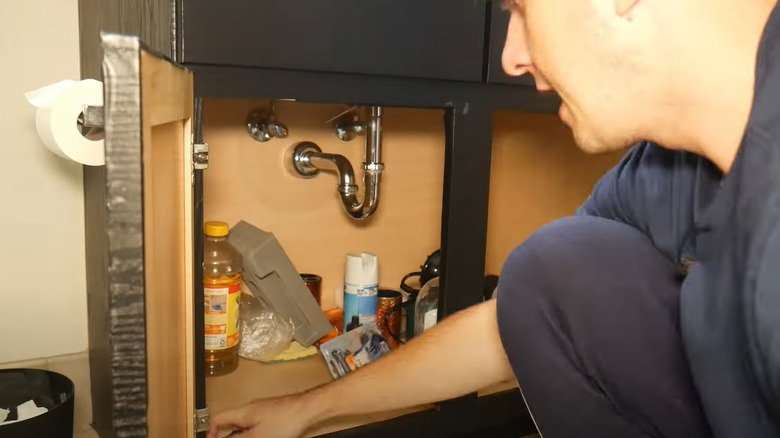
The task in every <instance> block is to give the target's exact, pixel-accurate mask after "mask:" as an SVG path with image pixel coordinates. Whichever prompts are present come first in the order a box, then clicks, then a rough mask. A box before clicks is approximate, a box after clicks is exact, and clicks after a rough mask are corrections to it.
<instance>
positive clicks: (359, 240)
mask: <svg viewBox="0 0 780 438" xmlns="http://www.w3.org/2000/svg"><path fill="white" fill-rule="evenodd" d="M268 107H269V102H267V101H252V100H216V99H208V100H205V101H204V105H203V120H202V122H203V132H204V140H205V141H206V142H208V143H209V148H210V152H209V155H210V157H209V169H208V170H206V171H205V174H204V217H205V218H206V220H224V221H227V222H228V223H230V224H231V225H232V224H235V223H236V222H237V221H239V220H242V219H243V220H246V221H247V222H250V223H252V224H254V225H256V226H258V227H260V228H262V229H264V230H267V231H271V232H273V233H274V234H275V235H276V237H277V239H279V241H280V243H281V244H282V246H283V247H284V249H285V251H286V252H287V254H288V256H289V257H290V259H291V260H292V261H293V263H294V264H295V266H296V268H297V269H298V270H299V271H300V272H304V271H305V272H312V273H315V274H319V275H321V276H322V277H323V282H322V307H323V308H324V309H328V308H332V307H333V306H334V303H335V300H334V294H335V293H336V292H338V291H340V290H341V288H342V282H343V269H344V257H345V255H346V253H348V252H361V251H371V252H375V253H376V254H377V255H378V256H379V263H380V286H381V287H388V288H398V285H399V282H400V280H401V278H402V277H403V276H404V275H405V274H406V273H408V272H412V271H416V270H418V269H419V265H420V264H422V262H423V261H424V260H425V257H426V255H427V254H429V253H430V252H432V251H433V250H435V249H437V248H439V240H440V233H441V208H442V184H443V170H444V130H443V127H444V125H443V112H442V111H440V110H420V109H397V108H386V109H385V116H384V125H383V151H382V161H383V162H384V163H385V166H386V171H385V173H384V174H383V183H382V188H381V194H380V204H379V209H378V211H377V213H376V215H375V216H374V217H373V218H371V219H369V220H367V221H364V222H356V221H354V220H352V219H350V218H348V217H347V215H346V214H345V213H344V212H343V211H342V208H341V205H340V201H339V198H338V195H337V193H336V190H335V188H336V183H337V179H336V176H335V175H334V174H321V175H319V176H317V177H316V178H314V179H310V180H305V179H301V178H298V177H296V176H293V175H292V174H291V173H290V172H289V171H288V170H287V169H286V168H285V165H284V156H285V153H286V151H287V150H288V149H289V148H290V147H291V146H293V145H294V144H296V143H298V142H300V141H313V142H315V143H317V144H318V145H319V146H320V147H321V148H322V149H323V151H326V152H331V153H340V154H343V155H345V156H346V157H348V158H349V159H350V162H351V163H352V165H353V167H355V168H356V174H357V175H360V170H359V167H358V166H359V165H360V163H361V162H362V160H363V150H364V146H363V144H364V143H363V141H364V139H363V137H358V138H356V139H355V140H354V141H352V142H342V141H340V140H338V139H337V138H336V137H335V135H334V134H333V132H332V127H331V124H328V123H325V122H326V121H327V120H329V119H330V118H332V117H333V116H335V115H336V114H338V113H340V112H341V111H343V110H344V109H346V108H347V107H346V106H343V105H322V104H308V103H298V102H285V101H281V102H276V115H277V119H278V120H279V121H281V122H283V123H285V124H286V125H287V127H288V128H289V132H290V135H289V137H288V138H286V139H273V140H271V141H269V142H267V143H259V142H257V141H255V140H254V139H252V138H251V137H250V136H249V135H248V134H247V131H246V123H245V121H246V117H247V115H248V114H249V112H250V111H251V110H252V109H255V108H268ZM494 122H495V123H494V141H493V146H492V148H493V165H492V175H491V191H490V215H489V222H488V224H489V225H488V226H489V236H488V248H487V259H486V272H487V273H493V274H499V273H500V267H501V263H502V262H503V260H504V259H505V258H506V256H507V255H508V254H509V252H510V251H511V250H512V249H513V248H514V247H515V246H517V245H518V244H519V243H521V242H522V240H523V239H525V238H526V237H527V236H528V235H529V234H530V233H531V232H532V231H533V230H534V229H536V228H538V227H539V226H541V225H543V224H544V223H547V222H549V221H551V220H554V219H555V218H558V217H561V216H565V215H568V214H571V213H572V212H573V211H574V209H575V208H576V207H577V206H578V205H579V204H580V203H581V202H582V201H583V200H584V199H586V197H587V195H588V194H589V193H590V191H591V189H592V185H593V183H594V182H595V181H596V180H597V179H598V178H599V177H600V176H601V175H602V174H603V173H604V172H606V170H607V169H609V167H611V166H612V165H613V164H614V163H615V162H616V161H617V158H618V156H617V155H614V154H612V155H605V156H593V155H587V154H585V153H582V152H580V151H579V150H578V149H576V147H575V146H574V143H573V141H572V138H571V134H570V132H569V130H568V128H566V127H565V126H564V125H563V124H561V123H560V122H559V121H558V120H557V118H556V117H555V116H553V115H532V114H524V113H516V112H507V113H497V114H496V115H495V118H494ZM330 380H331V376H330V374H329V373H328V371H327V367H326V365H325V363H324V361H323V360H322V359H321V357H320V356H317V357H314V358H310V359H306V360H302V361H299V362H292V363H287V364H273V365H265V364H260V363H257V362H252V361H249V360H244V359H242V360H241V363H240V365H239V367H238V370H237V371H236V372H234V373H232V374H230V375H227V376H223V377H216V378H208V379H207V402H208V405H209V407H210V408H211V409H212V410H214V411H220V410H222V409H226V408H229V407H234V406H238V405H241V404H243V403H246V402H248V401H250V400H252V399H254V398H258V397H271V396H276V395H283V394H289V393H295V392H299V391H302V390H306V389H309V388H312V387H315V386H318V385H321V384H324V383H327V382H328V381H330ZM513 387H515V384H514V383H513V382H502V383H500V384H497V385H493V386H492V387H490V388H485V389H483V390H482V391H481V392H480V395H488V394H492V393H496V392H501V391H505V390H508V389H511V388H513ZM427 408H428V406H421V407H417V408H414V409H412V410H409V411H397V412H390V413H383V414H380V415H376V416H369V417H363V418H359V419H358V418H352V419H340V420H338V421H333V422H330V423H328V424H324V425H321V426H320V427H318V428H317V429H316V430H313V431H310V434H311V435H317V434H321V433H325V432H330V431H334V430H339V429H344V428H349V427H355V426H357V425H361V424H365V423H369V422H375V421H380V420H384V419H388V418H392V417H395V416H398V415H402V414H405V413H408V412H412V411H417V410H421V409H427Z"/></svg>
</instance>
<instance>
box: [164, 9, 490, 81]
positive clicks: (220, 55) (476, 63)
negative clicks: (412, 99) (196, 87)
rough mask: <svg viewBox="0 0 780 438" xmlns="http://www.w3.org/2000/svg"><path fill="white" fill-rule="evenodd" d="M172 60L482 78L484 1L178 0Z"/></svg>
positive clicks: (411, 75) (474, 79) (434, 77)
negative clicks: (178, 40) (177, 53)
mask: <svg viewBox="0 0 780 438" xmlns="http://www.w3.org/2000/svg"><path fill="white" fill-rule="evenodd" d="M180 8H181V9H180V12H181V14H180V20H181V21H180V29H181V35H180V38H181V50H180V56H179V58H178V60H179V61H180V62H184V63H187V64H210V65H230V66H249V67H264V68H277V69H289V70H307V71H321V72H336V73H357V74H371V75H383V76H385V75H386V76H401V77H414V78H429V79H445V80H456V81H471V82H479V81H481V80H482V61H483V39H484V35H485V17H486V13H487V12H488V8H489V4H488V3H486V2H483V1H473V0H370V1H366V0H333V1H321V0H261V1H257V0H222V1H213V0H181V2H180Z"/></svg>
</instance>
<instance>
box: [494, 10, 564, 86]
mask: <svg viewBox="0 0 780 438" xmlns="http://www.w3.org/2000/svg"><path fill="white" fill-rule="evenodd" d="M501 64H502V66H503V68H504V72H506V74H507V75H509V76H522V75H524V74H528V73H530V74H531V75H533V77H534V79H535V80H536V88H537V89H539V90H540V91H549V90H551V89H552V87H551V86H550V84H548V83H547V81H546V80H545V78H544V76H542V74H541V73H540V72H539V71H538V70H537V69H536V67H535V66H534V63H533V59H532V58H531V52H530V51H529V50H528V41H527V40H526V33H525V24H524V22H523V17H521V16H520V13H518V12H512V16H511V18H510V19H509V29H507V33H506V42H505V44H504V52H503V54H502V56H501Z"/></svg>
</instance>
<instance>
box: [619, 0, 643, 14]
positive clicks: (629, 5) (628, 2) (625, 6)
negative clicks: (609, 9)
mask: <svg viewBox="0 0 780 438" xmlns="http://www.w3.org/2000/svg"><path fill="white" fill-rule="evenodd" d="M640 1H641V0H615V13H617V15H618V16H619V17H624V18H625V17H627V16H628V14H630V13H631V11H632V10H633V9H634V6H636V5H637V4H639V2H640Z"/></svg>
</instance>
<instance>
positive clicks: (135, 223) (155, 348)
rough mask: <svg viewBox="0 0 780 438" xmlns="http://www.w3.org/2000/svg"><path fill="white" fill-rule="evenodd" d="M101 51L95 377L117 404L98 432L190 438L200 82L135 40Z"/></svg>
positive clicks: (120, 40)
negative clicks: (101, 251)
mask: <svg viewBox="0 0 780 438" xmlns="http://www.w3.org/2000/svg"><path fill="white" fill-rule="evenodd" d="M102 43H103V52H104V55H103V56H104V58H103V79H104V93H105V96H104V97H105V99H104V101H105V136H106V166H105V188H104V193H105V206H104V208H105V213H104V214H105V219H104V221H105V227H106V231H107V233H106V235H105V239H106V257H107V260H106V265H107V269H106V271H107V274H106V275H107V279H106V283H107V284H106V289H107V290H108V296H109V298H110V299H109V300H108V302H107V303H106V305H107V307H106V308H105V309H104V312H105V313H107V315H106V317H107V318H108V321H107V328H106V329H107V330H108V333H106V335H107V336H108V338H109V342H108V345H107V346H106V351H104V352H102V353H101V352H97V353H95V352H93V356H100V354H106V355H108V357H107V358H106V359H108V362H109V363H110V366H109V367H108V368H107V369H104V370H97V371H96V372H97V373H99V374H100V373H108V374H109V375H108V376H106V377H108V379H107V380H108V381H107V382H105V383H107V384H110V387H111V389H110V391H111V395H110V402H109V403H110V409H109V411H110V413H109V414H107V416H108V417H107V418H96V419H95V423H96V424H95V426H96V429H97V431H98V433H99V434H100V435H101V437H102V438H106V436H104V433H103V432H104V431H105V432H106V434H107V436H110V437H113V436H117V437H119V436H128V437H130V436H132V437H143V436H148V437H150V438H170V437H177V438H178V437H187V438H192V437H194V436H195V430H194V419H193V417H194V414H195V406H194V400H195V394H194V392H195V388H194V385H195V376H194V364H195V359H194V358H195V351H194V339H193V334H194V330H193V315H194V311H193V308H194V302H193V294H194V292H193V272H192V269H193V260H192V259H193V218H192V210H193V202H192V171H193V170H192V144H191V120H192V113H193V111H192V110H193V79H192V74H191V72H189V71H187V70H186V69H184V68H182V67H179V66H177V65H175V64H173V63H171V62H169V61H168V60H166V59H163V58H162V57H160V56H157V55H156V54H154V53H151V52H150V51H148V50H147V49H145V48H144V46H143V44H142V43H141V42H140V41H139V40H138V39H137V38H135V37H127V36H121V35H111V34H104V35H103V36H102ZM91 307H94V306H93V305H91ZM95 312H96V311H95V309H91V313H93V314H94V313H95ZM90 318H92V316H91V317H90ZM96 362H97V364H98V365H102V364H101V363H99V362H100V361H96V360H94V359H93V360H92V363H93V364H95V363H96ZM94 373H95V371H93V374H94ZM94 384H95V378H94V375H93V386H94ZM98 391H99V390H98ZM94 402H95V403H104V402H106V401H104V400H94ZM100 409H101V408H96V409H95V412H96V414H97V413H98V412H99V410H100ZM98 423H100V424H98Z"/></svg>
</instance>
